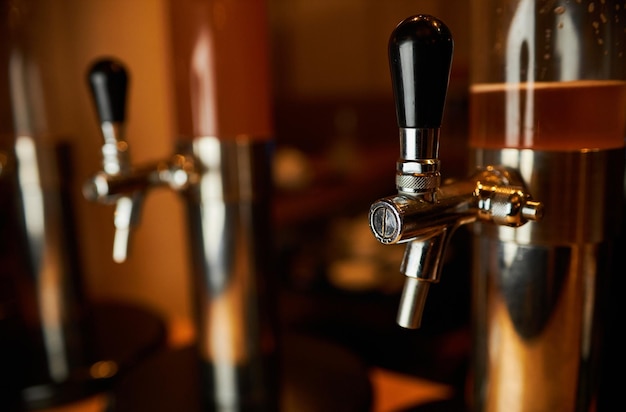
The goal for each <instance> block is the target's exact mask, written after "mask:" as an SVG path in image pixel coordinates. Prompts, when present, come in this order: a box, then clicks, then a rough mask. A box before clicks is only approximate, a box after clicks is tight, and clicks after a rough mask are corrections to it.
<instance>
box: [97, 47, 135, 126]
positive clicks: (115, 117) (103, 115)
mask: <svg viewBox="0 0 626 412" xmlns="http://www.w3.org/2000/svg"><path fill="white" fill-rule="evenodd" d="M87 77H88V81H89V87H90V90H91V93H92V96H93V100H94V103H95V105H96V110H97V112H98V116H99V118H100V122H123V121H124V120H125V117H126V94H127V90H128V74H127V72H126V69H125V68H124V66H123V65H122V63H120V62H119V61H116V60H113V59H101V60H98V61H96V62H94V63H93V64H92V65H91V68H90V69H89V72H88V76H87Z"/></svg>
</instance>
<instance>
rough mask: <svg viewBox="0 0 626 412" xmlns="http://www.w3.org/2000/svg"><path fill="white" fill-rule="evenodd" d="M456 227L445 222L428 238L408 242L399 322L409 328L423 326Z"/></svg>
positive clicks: (402, 270) (403, 268) (403, 267)
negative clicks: (427, 301) (429, 296)
mask: <svg viewBox="0 0 626 412" xmlns="http://www.w3.org/2000/svg"><path fill="white" fill-rule="evenodd" d="M454 229H455V228H453V227H448V226H444V227H443V228H441V229H437V230H434V231H433V233H432V234H431V235H429V236H427V237H426V238H424V239H420V240H413V241H412V242H409V243H408V245H407V247H406V249H405V252H404V258H403V260H402V266H401V267H400V271H401V272H402V273H403V274H404V275H405V276H406V278H405V280H404V289H403V290H402V296H401V298H400V305H399V309H398V316H397V318H396V322H397V323H398V325H400V326H402V327H404V328H407V329H417V328H419V327H420V326H421V323H422V315H423V313H424V305H425V303H426V297H427V296H428V290H429V288H430V285H431V284H432V283H438V282H439V278H440V274H441V266H442V264H443V257H444V253H445V250H446V245H447V243H448V241H449V239H450V238H451V235H452V233H453V232H454Z"/></svg>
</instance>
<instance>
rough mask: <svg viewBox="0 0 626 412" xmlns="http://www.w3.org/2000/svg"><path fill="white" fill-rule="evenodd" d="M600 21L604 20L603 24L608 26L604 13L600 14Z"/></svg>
mask: <svg viewBox="0 0 626 412" xmlns="http://www.w3.org/2000/svg"><path fill="white" fill-rule="evenodd" d="M600 20H602V23H604V24H606V22H607V19H606V16H605V15H604V13H600Z"/></svg>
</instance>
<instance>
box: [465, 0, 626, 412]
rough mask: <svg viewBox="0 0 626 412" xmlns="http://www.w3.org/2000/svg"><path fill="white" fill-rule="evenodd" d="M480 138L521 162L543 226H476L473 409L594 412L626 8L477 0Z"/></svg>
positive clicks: (476, 147)
mask: <svg viewBox="0 0 626 412" xmlns="http://www.w3.org/2000/svg"><path fill="white" fill-rule="evenodd" d="M472 9H473V16H472V23H473V35H474V38H473V45H474V49H473V58H472V65H473V67H472V79H471V80H472V85H471V89H470V145H471V147H472V150H473V163H474V164H475V165H477V166H484V165H488V164H500V165H504V166H509V167H513V168H516V169H518V170H519V171H520V173H521V175H522V177H523V179H524V181H525V182H526V183H527V185H528V187H529V190H530V191H531V192H532V193H533V195H534V196H535V197H536V198H540V199H542V201H543V203H544V206H545V210H544V218H543V220H542V221H541V222H538V223H534V222H531V223H529V224H527V225H526V226H524V227H522V228H519V229H517V230H516V231H511V230H509V229H508V228H500V227H499V228H489V227H487V226H486V225H480V224H477V225H476V226H475V232H476V234H477V236H476V237H475V242H474V243H475V247H476V250H475V253H474V256H475V264H474V296H473V297H474V323H475V328H476V333H475V344H474V348H475V352H474V355H475V356H474V370H475V373H474V378H473V380H474V382H473V388H474V389H473V401H474V408H475V410H477V411H507V412H510V411H520V412H522V411H548V410H569V411H591V410H595V409H594V408H596V406H597V405H596V401H597V397H598V386H599V385H598V379H599V375H598V370H599V365H600V360H601V352H600V350H599V349H600V340H601V335H602V329H603V328H606V327H607V326H608V325H605V324H604V319H605V317H606V314H605V313H603V311H602V309H603V305H604V301H605V299H606V296H607V295H606V285H607V283H608V277H609V274H610V271H611V267H610V264H609V262H610V259H611V253H612V252H613V242H614V239H615V238H616V236H617V235H618V229H619V226H620V222H621V207H622V199H623V177H624V137H625V136H626V82H625V81H624V80H625V79H626V70H625V68H626V62H625V59H626V56H624V52H625V51H626V45H625V42H624V29H625V27H626V26H625V25H626V10H625V9H624V8H623V5H622V4H618V3H617V2H609V1H606V2H604V1H600V2H598V1H595V2H594V1H585V0H583V1H539V0H481V1H476V2H472Z"/></svg>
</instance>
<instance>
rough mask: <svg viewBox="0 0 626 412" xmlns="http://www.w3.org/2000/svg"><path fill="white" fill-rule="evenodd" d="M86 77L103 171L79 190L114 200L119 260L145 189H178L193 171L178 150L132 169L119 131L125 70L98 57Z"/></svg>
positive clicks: (125, 253) (115, 248)
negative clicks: (166, 187) (161, 187)
mask: <svg viewBox="0 0 626 412" xmlns="http://www.w3.org/2000/svg"><path fill="white" fill-rule="evenodd" d="M88 81H89V86H90V90H91V93H92V97H93V101H94V103H95V106H96V111H97V114H98V118H99V122H100V130H101V134H102V137H103V141H104V142H103V145H102V150H101V152H102V170H101V171H100V172H98V173H96V174H95V175H94V176H93V177H92V178H91V179H89V180H88V181H87V182H86V184H85V185H84V187H83V193H84V195H85V197H86V198H87V199H88V200H92V201H98V202H101V203H105V204H110V203H114V204H115V214H114V219H113V222H114V226H115V237H114V240H113V260H114V261H116V262H118V263H121V262H124V261H125V260H126V258H127V256H128V249H129V241H130V236H131V232H132V230H133V228H134V227H135V226H137V225H138V223H139V217H140V211H141V204H142V203H143V199H144V197H145V192H146V190H147V189H148V188H150V187H156V186H159V185H163V184H167V185H169V186H170V187H171V188H173V189H175V190H183V189H185V188H187V187H188V184H189V182H190V181H191V180H192V176H193V175H194V173H195V172H194V171H193V161H192V160H191V159H190V158H189V157H188V156H186V155H181V154H175V155H174V156H172V158H170V159H169V160H167V161H158V162H154V163H150V164H147V165H143V166H141V167H138V168H134V167H133V166H132V163H131V160H130V152H129V144H128V142H127V141H126V138H125V133H124V132H125V130H124V129H125V117H126V98H127V89H128V82H129V78H128V73H127V70H126V68H125V67H124V66H123V65H122V63H120V62H118V61H116V60H114V59H101V60H98V61H96V62H95V63H94V64H93V65H92V66H91V69H90V70H89V72H88Z"/></svg>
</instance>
